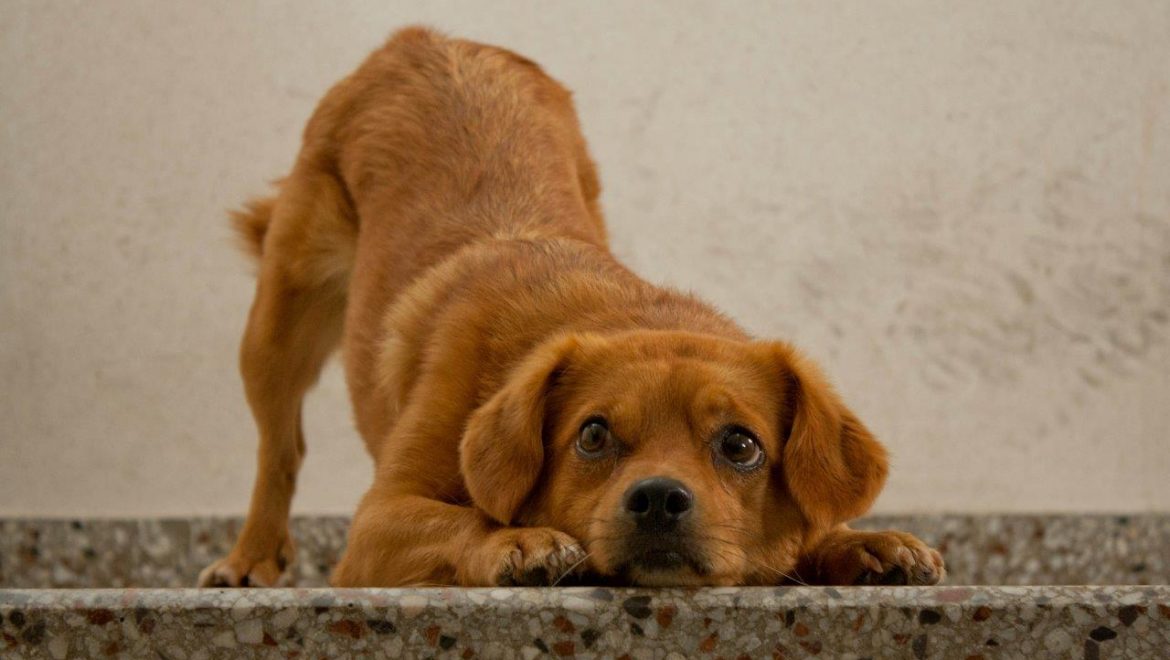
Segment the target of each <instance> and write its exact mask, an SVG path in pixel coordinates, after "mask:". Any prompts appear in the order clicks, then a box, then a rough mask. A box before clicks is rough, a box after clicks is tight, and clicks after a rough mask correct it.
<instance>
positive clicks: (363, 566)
mask: <svg viewBox="0 0 1170 660" xmlns="http://www.w3.org/2000/svg"><path fill="white" fill-rule="evenodd" d="M375 488H376V487H375ZM585 558H586V557H585V552H584V550H583V549H582V548H581V546H580V544H579V543H578V542H577V541H576V539H574V538H573V537H571V536H569V535H568V534H565V533H563V532H560V531H557V530H554V529H552V528H549V527H505V526H502V525H500V524H498V523H495V522H493V521H492V520H490V519H489V518H488V517H487V516H486V515H484V513H483V512H482V511H479V510H478V509H475V508H473V507H468V506H460V505H456V504H448V503H446V502H441V501H438V500H435V499H431V498H428V497H422V496H419V495H407V494H394V495H383V494H380V493H378V492H377V490H373V491H371V492H370V494H368V495H366V497H365V499H364V500H363V501H362V503H361V505H360V506H359V507H358V511H357V514H356V515H355V516H354V520H353V524H352V526H351V527H350V533H349V541H348V544H347V547H346V550H345V555H344V556H343V557H342V558H341V562H340V563H339V564H338V565H337V568H336V569H334V571H333V577H332V579H331V580H330V581H331V582H332V584H333V585H334V586H336V587H392V586H409V585H416V586H425V585H436V584H458V585H462V586H467V587H487V586H519V585H526V586H539V585H550V584H556V583H558V582H559V581H560V580H562V579H563V578H565V577H566V576H568V575H570V574H573V573H577V572H581V571H583V570H584V568H585V566H584V565H585Z"/></svg>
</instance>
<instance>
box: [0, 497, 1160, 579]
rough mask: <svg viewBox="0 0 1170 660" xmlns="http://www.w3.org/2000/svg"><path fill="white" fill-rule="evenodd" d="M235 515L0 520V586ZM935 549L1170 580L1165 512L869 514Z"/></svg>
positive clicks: (111, 570) (200, 555)
mask: <svg viewBox="0 0 1170 660" xmlns="http://www.w3.org/2000/svg"><path fill="white" fill-rule="evenodd" d="M347 525H348V520H347V519H346V518H343V517H306V518H297V519H294V521H293V535H294V537H295V539H296V542H297V552H298V556H297V561H296V563H295V565H294V566H293V569H292V570H293V572H294V575H295V584H296V586H300V587H320V586H325V585H326V578H327V576H328V572H329V569H330V568H331V567H332V566H333V565H334V564H335V563H336V561H337V557H338V556H339V554H340V552H341V549H342V547H343V545H344V542H345V532H346V528H347ZM239 526H240V521H239V520H237V519H223V518H191V519H172V520H85V521H71V520H37V519H29V520H19V519H0V588H3V587H9V588H16V587H21V588H45V587H187V586H192V585H194V584H195V577H196V575H198V573H199V570H200V569H202V568H203V567H204V566H206V565H207V564H209V563H211V562H212V561H213V560H215V559H217V558H218V557H220V556H222V555H224V554H226V553H227V551H228V550H229V549H230V548H231V544H232V542H233V541H234V539H235V537H236V534H237V532H238V531H239ZM855 526H856V527H859V528H866V529H885V528H893V529H904V530H907V531H910V532H913V533H915V534H917V535H918V536H920V537H921V538H922V539H923V540H925V541H926V542H927V543H930V544H931V545H934V546H936V547H938V548H939V549H940V550H941V551H942V553H943V555H944V556H945V557H946V560H947V573H948V577H947V580H946V582H947V584H949V585H961V584H987V585H1043V584H1102V585H1108V584H1170V552H1168V551H1167V550H1166V548H1170V514H1145V515H1137V516H1105V515H1091V516H1089V515H1086V516H1078V515H1049V516H1032V515H1011V516H959V515H954V516H878V517H872V518H868V519H865V520H863V521H860V523H858V524H856V525H855Z"/></svg>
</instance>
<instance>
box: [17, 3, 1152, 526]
mask: <svg viewBox="0 0 1170 660" xmlns="http://www.w3.org/2000/svg"><path fill="white" fill-rule="evenodd" d="M418 21H422V22H427V23H430V24H433V25H436V26H440V27H442V28H444V29H447V30H449V31H451V32H454V33H458V34H461V35H466V36H469V37H473V38H477V39H480V40H485V41H491V42H495V43H499V44H503V45H506V46H509V47H512V48H514V49H516V50H518V51H520V52H523V53H525V54H527V55H529V56H531V57H533V58H534V59H536V60H538V61H540V62H541V63H543V64H544V65H545V67H546V68H547V70H548V71H549V72H551V73H552V74H553V75H555V76H556V77H558V78H559V79H561V80H563V81H564V82H565V83H566V84H567V85H569V86H570V87H571V88H573V89H575V90H576V98H577V101H578V104H579V109H580V113H581V115H582V120H583V122H584V126H585V131H586V134H587V136H588V138H589V139H590V140H591V142H592V146H593V151H594V155H595V156H596V158H597V160H598V161H599V163H600V165H601V169H602V176H603V180H604V184H605V187H606V192H605V195H604V201H605V207H606V210H607V211H608V215H609V220H610V225H611V227H612V235H613V243H614V245H615V248H616V250H617V252H618V253H619V255H620V256H621V257H622V258H623V259H625V260H626V262H627V263H629V264H630V265H631V266H632V267H633V268H635V269H636V270H637V271H639V272H641V273H643V274H644V275H645V276H646V277H648V278H650V279H651V280H655V281H659V282H668V283H671V284H674V285H677V286H680V287H684V288H689V289H693V290H695V291H697V292H699V293H700V294H702V295H703V296H705V297H706V298H707V299H709V300H711V301H714V302H716V303H717V304H718V305H720V306H721V307H722V308H724V309H725V310H727V311H728V312H730V313H731V314H732V315H734V316H735V317H737V318H738V319H740V320H742V322H743V323H744V324H745V325H746V326H747V327H748V328H750V329H751V330H752V331H754V332H757V333H759V334H765V335H776V336H781V337H786V338H789V339H792V340H793V341H795V342H796V343H798V344H799V345H801V346H802V347H804V348H805V349H806V350H807V351H808V352H809V353H810V354H811V355H813V356H814V357H816V358H818V359H819V360H821V361H822V362H823V363H824V364H825V367H826V369H827V371H828V372H829V373H830V374H831V376H832V377H833V378H834V380H835V381H836V382H837V383H838V384H839V386H840V389H841V390H842V391H843V393H844V394H845V396H846V398H847V399H848V400H849V401H850V402H851V403H852V404H853V406H854V407H855V408H856V410H857V411H858V413H859V414H860V415H861V416H862V417H863V419H865V420H866V421H867V422H868V423H869V424H870V425H871V426H872V428H873V429H874V430H875V431H876V432H877V433H878V434H879V435H880V437H881V438H883V439H884V440H885V441H886V443H887V444H888V445H889V446H890V448H891V449H892V451H893V455H894V471H893V475H892V478H891V479H890V482H889V485H888V487H887V490H886V492H885V494H884V495H883V497H882V499H881V500H880V503H879V508H880V509H882V510H884V511H911V510H915V511H934V510H955V511H987V510H1163V511H1164V510H1167V509H1170V479H1167V477H1166V475H1167V474H1170V433H1168V431H1167V429H1168V427H1170V347H1168V342H1167V339H1168V335H1170V4H1168V3H1167V2H1165V1H1164V0H1148V1H1133V2H1108V3H1101V2H1065V1H1058V0H1051V1H1047V2H1019V1H1018V0H994V1H983V2H968V3H938V2H929V1H927V2H849V3H822V2H806V3H780V4H777V3H763V2H761V3H758V4H737V3H714V2H712V3H681V2H662V3H640V2H639V3H627V2H615V3H604V4H598V3H564V4H560V3H557V4H554V3H547V2H532V3H517V2H493V3H478V2H476V3H467V4H461V3H450V2H426V3H420V2H386V1H381V0H379V1H367V2H348V3H331V2H313V1H308V0H302V1H297V2H291V3H283V2H238V1H231V2H228V1H218V0H217V1H208V2H183V3H159V2H151V1H142V2H130V1H123V0H107V1H103V2H76V3H74V2H55V1H54V2H48V1H46V2H16V1H14V0H4V1H2V2H0V514H56V515H88V514H105V515H132V514H164V513H170V514H180V513H193V512H216V513H239V512H242V511H243V510H244V507H245V503H246V498H247V496H248V493H249V490H250V486H251V479H252V469H253V462H254V458H253V457H254V451H255V440H254V438H253V435H252V428H251V420H250V418H249V416H248V413H247V411H246V409H245V406H244V403H243V399H242V395H241V388H240V385H239V380H238V377H237V375H236V371H235V353H236V346H237V341H238V335H239V332H240V330H241V328H242V325H243V321H244V315H245V312H246V309H247V305H248V303H249V301H250V297H251V287H252V281H251V279H250V276H249V267H248V265H247V264H246V263H245V261H244V259H243V258H241V257H240V256H239V255H237V254H236V252H235V251H234V250H233V248H232V245H231V241H230V238H229V234H228V231H227V229H226V226H225V222H224V211H225V210H226V209H227V208H229V207H231V206H233V205H236V204H238V203H239V202H241V201H242V200H243V199H245V198H246V197H247V196H249V195H252V194H254V193H258V192H261V191H263V190H264V188H265V181H267V180H268V179H271V178H274V177H276V176H279V175H280V174H282V173H283V172H284V171H285V170H286V169H287V167H288V166H289V164H290V163H291V160H292V158H293V155H294V153H295V150H296V148H297V140H298V136H299V132H300V128H301V125H302V123H303V122H304V120H305V119H306V118H307V116H308V115H309V113H310V111H311V110H312V107H313V105H314V103H315V101H316V100H317V99H318V98H319V96H320V95H321V94H322V92H323V91H324V90H325V89H326V87H327V86H328V85H330V84H331V83H332V82H334V81H335V80H336V79H337V78H339V77H340V76H342V75H344V74H345V73H347V72H348V71H349V70H350V69H351V68H352V67H353V66H355V65H356V64H357V62H358V61H359V60H360V58H361V57H362V56H363V55H364V54H365V53H366V52H367V51H368V50H369V49H371V48H373V47H374V46H376V45H378V43H379V42H380V41H381V40H382V38H383V37H384V36H385V35H386V34H387V33H389V31H390V30H391V29H392V28H394V27H395V26H399V25H402V24H405V23H408V22H418ZM341 380H342V379H341V378H340V373H339V369H338V368H337V367H336V365H334V366H333V367H331V369H330V371H329V373H328V374H327V375H326V377H325V378H324V380H323V383H322V385H321V387H320V388H319V389H318V391H317V392H316V394H315V395H314V396H313V397H312V398H311V401H310V403H309V406H308V410H307V413H306V414H307V429H308V436H309V457H308V462H307V466H306V469H305V470H304V472H303V475H302V480H301V488H300V493H299V496H298V500H297V503H296V507H297V509H299V510H301V511H338V512H345V511H349V510H350V509H351V508H352V506H353V505H354V503H355V501H356V498H357V497H358V496H359V495H360V493H361V491H362V489H363V488H364V487H365V485H366V484H367V483H368V481H369V478H370V467H369V464H368V460H367V458H366V457H365V455H364V454H363V453H362V450H361V449H360V444H359V442H358V440H357V438H356V435H355V433H354V432H353V430H352V427H351V423H350V417H349V410H348V402H347V399H346V395H345V392H344V388H343V385H342V382H341Z"/></svg>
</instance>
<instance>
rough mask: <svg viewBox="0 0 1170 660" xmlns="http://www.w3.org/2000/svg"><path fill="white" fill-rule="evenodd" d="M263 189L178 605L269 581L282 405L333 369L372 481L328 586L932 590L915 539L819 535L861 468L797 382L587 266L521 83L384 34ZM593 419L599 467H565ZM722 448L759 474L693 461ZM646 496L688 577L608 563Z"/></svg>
mask: <svg viewBox="0 0 1170 660" xmlns="http://www.w3.org/2000/svg"><path fill="white" fill-rule="evenodd" d="M278 187H279V190H278V194H277V195H276V196H275V197H272V198H265V199H261V200H258V201H254V202H251V203H250V204H249V205H247V207H246V208H245V210H244V211H242V212H240V213H238V214H236V215H235V216H234V219H235V224H236V227H237V229H238V230H239V233H240V234H241V236H242V237H243V238H244V241H245V243H246V245H247V246H248V248H249V250H250V251H251V252H252V253H253V254H255V255H256V256H257V257H259V259H260V268H259V275H258V283H257V289H256V298H255V302H254V304H253V307H252V311H251V314H250V316H249V320H248V326H247V330H246V332H245V334H244V339H243V344H242V347H241V357H240V363H241V371H242V373H243V377H244V383H245V390H246V394H247V398H248V402H249V404H250V406H251V408H252V411H253V413H254V416H255V418H256V422H257V426H258V428H259V435H260V454H259V457H260V459H259V466H258V472H257V479H256V486H255V489H254V491H253V494H252V505H251V509H250V511H249V513H248V518H247V523H246V524H245V526H244V529H243V531H242V533H241V535H240V538H239V540H238V542H237V544H236V546H235V548H234V549H233V551H232V552H231V554H230V555H228V556H227V557H226V558H225V559H223V560H221V561H220V562H217V563H216V564H215V565H213V566H211V567H209V568H208V569H207V570H206V571H205V572H204V574H203V576H202V577H201V582H202V583H203V584H207V585H211V584H220V585H241V584H244V585H249V584H250V585H270V584H274V583H276V581H277V579H278V578H279V576H280V575H281V573H282V571H283V570H284V568H285V566H286V565H287V563H288V562H289V561H290V560H291V559H292V555H293V546H292V539H291V538H290V536H289V534H288V525H287V523H288V515H289V503H290V500H291V497H292V494H293V487H294V483H295V479H296V474H297V471H298V469H299V466H300V463H301V461H302V459H303V457H304V453H305V445H304V439H303V435H302V432H301V425H300V410H301V402H302V399H303V397H304V395H305V393H306V392H307V391H308V389H309V388H310V387H311V386H312V385H313V383H314V382H315V380H316V379H317V377H318V374H319V372H320V370H321V366H322V364H323V363H324V361H325V359H326V358H327V356H328V355H329V354H330V353H331V352H332V351H333V350H334V349H335V348H336V347H337V346H338V345H339V344H342V345H343V346H344V348H345V351H344V354H345V367H346V374H347V378H348V382H349V387H350V392H351V396H352V399H353V405H354V411H355V416H356V422H357V427H358V430H359V431H360V433H361V435H362V438H363V439H364V441H365V444H366V447H367V449H368V450H369V452H370V454H371V456H372V457H373V459H374V461H375V465H376V474H375V478H374V483H373V486H372V487H371V488H370V490H369V492H368V493H367V494H366V496H365V497H364V498H363V500H362V502H361V505H360V506H359V508H358V511H357V513H356V515H355V517H354V520H353V525H352V528H351V531H350V536H349V543H348V547H347V549H346V553H345V556H344V557H343V558H342V560H341V563H340V565H339V566H338V567H337V569H336V571H335V572H334V575H333V583H334V584H336V585H339V586H375V585H405V584H432V583H443V584H448V583H450V584H463V585H492V584H512V583H521V582H545V581H554V580H555V579H559V577H561V576H562V575H564V574H565V573H569V572H574V571H581V570H587V571H589V572H591V573H595V574H598V575H601V576H611V577H615V578H617V579H623V580H628V581H633V582H637V583H642V584H745V583H747V584H776V583H781V582H784V581H787V580H792V579H800V580H804V581H816V582H822V583H841V582H847V583H852V582H855V581H866V580H873V579H880V578H881V576H883V575H885V576H886V579H889V578H890V575H892V574H896V571H895V572H893V573H892V572H891V569H892V568H893V567H895V566H898V567H900V568H901V570H902V571H903V574H904V577H905V580H906V581H909V582H913V583H926V582H934V581H937V579H938V578H939V577H941V574H942V565H941V559H940V558H939V556H938V554H937V553H935V552H934V551H932V550H930V549H929V548H926V546H924V545H923V544H922V543H921V542H920V541H918V540H917V539H915V538H913V537H911V536H909V535H905V534H901V533H897V532H888V533H876V534H863V533H860V532H853V531H851V530H849V529H847V528H845V527H844V526H843V523H844V522H845V521H847V520H849V519H850V518H853V517H856V516H858V515H860V514H862V513H864V512H865V511H866V509H867V508H868V507H869V506H870V504H871V503H872V501H873V500H874V498H875V497H876V496H877V493H878V491H879V490H880V489H881V486H882V483H883V482H884V480H885V476H886V455H885V451H884V450H883V449H882V447H881V445H879V444H878V443H877V441H876V440H874V438H873V437H872V436H871V435H870V433H869V432H868V431H867V430H866V429H865V427H864V426H863V425H862V424H861V422H859V421H858V420H857V418H856V417H855V416H854V415H853V414H852V413H851V412H850V411H849V410H848V409H847V408H846V407H845V406H844V405H843V404H842V403H841V401H840V399H839V398H838V397H837V395H836V394H835V393H834V392H833V390H832V389H831V388H830V387H829V385H828V384H827V383H826V381H825V379H824V378H823V377H822V376H821V374H820V372H819V371H818V370H817V369H816V368H815V367H814V366H813V365H812V364H811V363H809V362H808V361H807V360H805V359H804V358H802V357H800V356H799V355H798V354H797V353H796V352H795V351H794V350H793V349H792V348H790V347H789V346H787V345H786V344H783V343H779V342H762V341H755V340H753V339H752V338H750V337H749V336H748V335H747V334H746V333H744V332H743V331H742V330H741V329H740V328H739V327H738V326H736V325H735V324H734V323H733V322H732V321H730V320H728V319H727V318H725V317H724V316H722V315H721V314H719V313H718V312H716V311H714V310H713V309H712V308H710V307H709V306H707V305H706V304H704V303H702V302H700V301H698V300H696V299H694V298H692V297H690V296H687V295H684V294H681V293H678V292H675V291H671V290H669V289H664V288H661V287H657V286H653V285H651V284H648V283H646V282H645V281H643V280H641V279H639V278H638V277H637V276H635V275H634V274H633V273H631V272H630V271H629V270H627V269H626V268H625V267H624V266H622V265H621V264H620V263H618V262H617V261H616V260H615V259H614V258H613V256H612V255H611V254H610V252H609V250H608V248H607V245H606V234H605V228H604V224H603V222H602V216H601V211H600V207H599V205H598V195H599V192H600V189H599V184H598V179H597V174H596V172H595V169H594V165H593V162H592V160H591V159H590V157H589V154H588V153H587V151H586V147H585V143H584V139H583V138H582V136H581V133H580V130H579V127H578V124H577V119H576V114H575V111H574V109H573V107H572V103H571V100H570V95H569V93H568V92H567V91H566V90H565V89H564V88H562V87H561V86H560V85H559V84H557V83H556V82H555V81H553V80H552V79H551V78H549V77H548V76H546V75H545V74H544V73H543V72H542V71H541V70H540V68H539V67H538V66H536V65H535V64H533V63H532V62H530V61H528V60H526V59H524V58H522V57H519V56H517V55H515V54H513V53H510V52H508V51H505V50H501V49H498V48H493V47H490V46H484V45H479V44H474V43H470V42H467V41H460V40H454V39H447V38H444V37H442V36H440V35H437V34H435V33H433V32H430V31H427V30H424V29H420V28H411V29H406V30H403V31H401V32H399V33H397V34H396V35H395V36H394V37H393V38H392V39H391V40H390V41H389V42H388V43H387V44H386V45H385V46H384V47H383V48H381V49H379V50H377V51H375V52H374V53H373V54H372V55H370V57H369V58H368V59H367V60H366V62H365V63H364V64H363V65H362V66H361V67H360V68H359V69H358V70H357V71H356V72H355V73H354V74H352V75H351V76H349V77H348V78H346V79H345V80H343V81H341V82H340V83H338V84H337V85H336V86H334V87H333V89H331V90H330V91H329V93H328V94H327V95H326V96H325V98H324V100H322V102H321V104H320V105H319V107H318V108H317V111H316V113H315V114H314V115H313V117H312V119H311V120H310V121H309V123H308V126H307V127H306V128H305V132H304V143H303V146H302V149H301V152H300V155H299V156H298V158H297V161H296V164H295V165H294V167H293V170H292V172H291V173H290V174H289V175H288V176H287V177H286V178H285V179H283V180H282V181H281V182H280V183H279V184H278ZM596 415H604V416H605V419H606V420H607V421H608V424H609V428H610V430H611V431H612V434H613V435H612V438H613V440H612V443H611V444H610V445H607V447H609V448H608V449H607V450H606V451H608V452H609V453H607V454H605V455H603V456H601V457H600V458H596V457H594V458H586V457H585V455H584V454H582V453H581V452H579V451H576V450H575V449H574V447H575V443H576V439H577V436H578V432H579V429H580V428H581V425H582V422H583V421H584V420H586V419H588V418H590V417H591V416H596ZM728 424H735V425H738V426H739V427H743V428H746V429H750V430H751V431H752V432H754V433H755V434H756V436H757V437H758V439H759V443H760V444H761V445H762V447H763V450H764V453H765V462H764V464H763V466H762V467H760V468H758V469H754V470H738V469H736V468H732V467H730V464H728V463H726V462H723V461H722V459H719V458H718V456H717V445H718V438H721V437H723V436H722V435H720V434H721V433H725V431H723V430H721V429H726V428H727V425H728ZM713 443H714V444H713ZM651 476H666V477H671V478H674V479H677V480H679V481H680V482H683V483H685V484H687V485H688V486H689V488H690V489H692V490H693V492H694V494H695V495H694V501H695V508H694V511H693V513H692V514H691V516H690V518H689V522H688V525H689V526H688V527H687V530H688V531H687V532H686V538H684V539H682V540H680V543H681V542H686V543H688V544H690V546H688V547H691V548H692V550H693V552H691V555H688V556H689V557H690V559H691V561H690V562H689V563H688V564H686V565H679V566H675V567H673V568H669V569H662V570H659V569H656V568H653V567H650V568H647V566H646V565H644V564H642V563H639V561H640V560H637V556H636V555H632V554H631V553H632V552H635V551H634V550H630V547H631V546H630V544H629V543H628V539H629V538H631V536H630V535H631V533H632V532H631V527H630V525H631V523H630V522H629V520H627V518H628V516H625V517H624V516H623V514H622V511H623V509H622V507H623V504H622V502H623V500H622V498H623V493H626V492H627V489H628V488H629V487H630V486H631V484H633V483H635V482H637V481H639V480H642V479H645V478H647V477H651ZM680 538H681V537H680ZM631 557H633V559H631ZM796 571H799V573H800V575H799V576H797V575H796V574H795V573H796ZM875 576H877V577H876V578H875ZM895 577H896V575H895Z"/></svg>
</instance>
